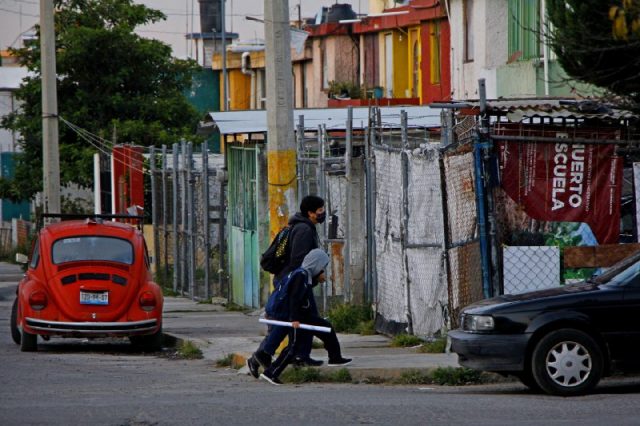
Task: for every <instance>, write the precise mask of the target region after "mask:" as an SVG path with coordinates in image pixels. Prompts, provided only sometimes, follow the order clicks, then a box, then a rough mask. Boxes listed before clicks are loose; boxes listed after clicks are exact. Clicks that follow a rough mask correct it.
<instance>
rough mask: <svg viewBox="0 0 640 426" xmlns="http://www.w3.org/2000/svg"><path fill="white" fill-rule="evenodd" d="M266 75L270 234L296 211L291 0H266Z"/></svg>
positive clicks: (273, 234) (275, 231)
mask: <svg viewBox="0 0 640 426" xmlns="http://www.w3.org/2000/svg"><path fill="white" fill-rule="evenodd" d="M264 20H265V38H266V45H265V48H266V54H265V60H266V73H267V74H266V77H267V128H268V134H267V167H268V174H267V175H268V177H267V179H268V184H269V223H270V230H271V236H272V237H273V236H275V234H276V233H277V232H278V231H279V230H280V228H282V227H283V226H284V225H286V224H287V221H288V219H289V215H290V214H291V213H292V212H294V211H295V210H296V207H295V205H296V199H295V198H296V145H295V140H294V137H293V78H292V76H291V74H292V73H291V34H290V28H289V2H288V0H264Z"/></svg>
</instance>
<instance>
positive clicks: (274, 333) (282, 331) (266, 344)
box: [258, 325, 313, 359]
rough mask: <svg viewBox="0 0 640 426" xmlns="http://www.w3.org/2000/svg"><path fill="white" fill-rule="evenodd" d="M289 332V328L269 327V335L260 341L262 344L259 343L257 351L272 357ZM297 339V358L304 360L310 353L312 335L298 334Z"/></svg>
mask: <svg viewBox="0 0 640 426" xmlns="http://www.w3.org/2000/svg"><path fill="white" fill-rule="evenodd" d="M290 330H291V327H281V326H279V325H271V326H269V334H267V336H266V337H265V338H264V339H262V342H260V346H259V347H258V351H263V352H266V353H267V354H269V355H271V356H273V354H275V353H276V350H277V349H278V346H280V343H282V341H283V340H284V338H285V337H286V336H287V334H289V331H290ZM297 337H298V341H299V351H298V356H299V357H301V358H303V359H306V358H308V357H309V354H310V353H311V345H312V341H313V334H310V333H299V334H298V336H297Z"/></svg>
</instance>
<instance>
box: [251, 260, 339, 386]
mask: <svg viewBox="0 0 640 426" xmlns="http://www.w3.org/2000/svg"><path fill="white" fill-rule="evenodd" d="M328 264H329V256H327V254H326V253H325V252H324V251H323V250H321V249H313V250H311V251H310V252H309V254H307V255H306V256H305V258H304V260H303V262H302V266H301V268H300V269H297V270H295V271H293V274H292V275H291V277H290V281H289V287H288V290H289V291H288V299H289V320H290V321H291V323H292V328H289V345H288V346H287V347H286V348H285V349H284V350H283V351H282V352H281V353H280V356H278V358H277V359H276V360H275V361H274V362H273V363H272V364H271V365H270V366H269V368H267V369H265V370H264V372H263V373H262V374H261V375H260V378H261V379H263V380H266V381H268V382H269V383H271V384H274V385H279V384H281V383H282V382H280V379H278V376H280V373H282V372H283V371H284V369H285V368H286V367H287V366H288V365H289V364H290V363H292V362H294V361H295V359H296V356H300V354H301V351H304V350H305V348H304V346H305V341H306V340H305V339H304V337H305V336H307V335H310V336H316V337H318V338H319V339H320V340H322V342H323V343H324V347H325V349H326V350H327V353H328V354H329V365H330V366H340V365H346V364H349V363H350V362H351V359H350V358H343V357H342V353H341V351H340V342H338V336H336V332H335V330H334V329H333V327H332V326H331V323H330V322H329V321H327V320H325V319H324V318H321V317H320V316H319V315H318V310H317V308H316V302H315V298H314V296H313V287H315V286H316V285H318V283H321V282H324V281H325V276H324V270H325V268H326V267H327V265H328ZM300 323H303V324H310V325H319V326H322V327H328V328H330V329H331V331H330V332H329V333H323V332H319V331H310V330H303V329H301V328H300Z"/></svg>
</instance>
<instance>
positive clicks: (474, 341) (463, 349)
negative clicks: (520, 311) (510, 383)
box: [449, 330, 531, 371]
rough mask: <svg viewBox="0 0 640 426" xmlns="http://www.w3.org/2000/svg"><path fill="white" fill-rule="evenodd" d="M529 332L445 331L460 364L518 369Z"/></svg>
mask: <svg viewBox="0 0 640 426" xmlns="http://www.w3.org/2000/svg"><path fill="white" fill-rule="evenodd" d="M530 337H531V335H530V334H528V333H524V334H479V333H478V334H476V333H466V332H464V331H460V330H454V331H450V332H449V338H450V339H451V350H452V351H453V352H455V353H457V354H458V362H459V363H460V365H462V366H464V367H468V368H473V369H474V370H482V371H522V370H524V362H525V355H526V348H527V343H528V342H529V338H530Z"/></svg>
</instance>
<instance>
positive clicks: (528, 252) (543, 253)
mask: <svg viewBox="0 0 640 426" xmlns="http://www.w3.org/2000/svg"><path fill="white" fill-rule="evenodd" d="M503 271H504V276H503V279H504V293H505V294H517V293H524V292H527V291H533V290H542V289H545V288H552V287H558V286H559V285H560V248H558V247H545V246H522V247H505V248H504V249H503Z"/></svg>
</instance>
